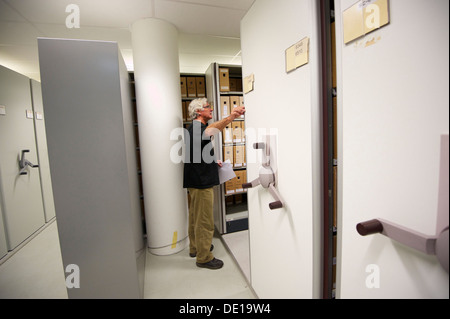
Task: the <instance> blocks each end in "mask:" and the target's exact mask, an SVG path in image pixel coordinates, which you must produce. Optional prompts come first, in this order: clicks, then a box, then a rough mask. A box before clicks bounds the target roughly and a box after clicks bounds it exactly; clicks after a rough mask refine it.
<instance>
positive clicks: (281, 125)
mask: <svg viewBox="0 0 450 319" xmlns="http://www.w3.org/2000/svg"><path fill="white" fill-rule="evenodd" d="M317 11H318V2H317V1H315V0H307V1H297V0H283V1H273V0H256V1H255V3H254V4H253V6H252V8H251V9H250V10H249V11H248V13H247V15H246V16H245V17H244V18H243V20H242V22H241V42H242V43H241V45H242V57H243V76H244V77H245V76H248V75H250V74H252V73H253V74H254V76H255V89H254V91H253V92H250V93H248V94H246V95H245V104H246V108H247V114H246V125H247V129H249V130H258V129H262V130H267V132H270V130H271V129H275V130H277V131H278V154H277V157H278V172H277V174H278V185H277V188H278V190H279V192H280V193H281V195H282V196H283V198H284V199H285V201H286V208H283V209H280V210H275V211H270V210H269V207H268V204H269V203H270V202H272V201H273V198H272V197H271V196H270V194H269V192H268V191H267V189H263V188H261V186H259V187H258V188H255V189H250V190H249V191H248V202H249V233H250V260H251V283H252V286H253V288H254V290H255V292H256V293H257V294H258V296H259V297H260V298H312V297H319V296H320V295H319V294H320V292H319V290H320V289H319V286H320V270H321V267H320V252H321V250H320V249H321V248H320V212H321V209H320V208H321V204H320V203H321V201H320V190H321V178H320V150H319V146H320V140H319V136H320V130H321V121H320V116H319V107H320V100H319V78H318V75H319V62H320V61H319V51H318V44H319V35H318V29H317V25H318V20H317ZM304 37H309V38H310V60H309V61H310V62H309V63H308V64H307V65H305V66H303V67H301V68H300V69H297V70H296V71H293V72H291V73H289V74H287V73H286V69H285V50H286V49H287V48H289V47H290V46H292V45H293V44H295V43H296V42H298V41H300V40H301V39H302V38H304ZM247 138H248V142H247V161H248V170H247V172H248V180H249V181H251V180H253V179H255V178H256V177H257V176H258V171H259V167H260V164H259V163H260V159H259V158H260V156H261V154H260V153H257V152H256V151H255V150H253V149H252V145H253V143H254V142H256V138H255V137H254V136H252V134H248V135H247ZM258 152H261V151H258ZM252 158H258V161H259V162H258V163H255V162H254V161H253V162H252V160H251V159H252Z"/></svg>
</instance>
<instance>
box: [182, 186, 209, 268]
mask: <svg viewBox="0 0 450 319" xmlns="http://www.w3.org/2000/svg"><path fill="white" fill-rule="evenodd" d="M188 190H189V195H190V197H191V203H190V205H189V231H188V234H189V242H190V243H189V252H190V253H191V254H195V253H196V254H197V262H198V263H207V262H209V261H211V260H213V259H214V256H213V254H212V253H211V252H210V249H211V243H212V239H213V235H214V216H213V204H214V189H213V188H207V189H197V188H189V189H188Z"/></svg>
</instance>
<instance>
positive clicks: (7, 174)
mask: <svg viewBox="0 0 450 319" xmlns="http://www.w3.org/2000/svg"><path fill="white" fill-rule="evenodd" d="M0 105H2V110H3V111H2V114H1V115H0V194H1V205H2V206H1V211H2V215H3V222H4V228H5V234H4V235H5V238H6V244H7V247H8V250H13V249H14V248H15V247H17V246H18V245H19V244H20V243H21V242H23V241H24V240H25V239H26V238H27V237H29V236H30V235H31V234H33V233H34V232H35V231H36V230H37V229H38V228H39V227H41V226H42V225H43V224H44V207H43V204H42V194H41V185H40V178H39V168H38V167H35V168H32V167H31V166H29V165H27V166H26V167H25V169H24V170H23V173H25V174H23V175H21V174H20V168H19V162H20V159H21V158H22V157H23V156H25V158H26V159H27V160H28V161H29V162H30V163H32V164H34V165H38V159H37V152H36V142H35V134H34V123H33V109H32V101H31V90H30V80H29V79H28V78H27V77H25V76H23V75H20V74H18V73H16V72H14V71H11V70H9V69H6V68H4V67H2V66H0ZM24 150H26V151H28V152H24V153H22V151H24ZM2 238H3V236H1V237H0V240H3V239H2ZM2 246H3V244H2Z"/></svg>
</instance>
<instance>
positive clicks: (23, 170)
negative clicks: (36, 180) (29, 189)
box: [19, 150, 39, 175]
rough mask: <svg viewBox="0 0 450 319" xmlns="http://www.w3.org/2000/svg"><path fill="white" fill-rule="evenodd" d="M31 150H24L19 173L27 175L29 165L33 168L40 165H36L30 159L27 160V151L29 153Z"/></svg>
mask: <svg viewBox="0 0 450 319" xmlns="http://www.w3.org/2000/svg"><path fill="white" fill-rule="evenodd" d="M29 152H30V150H22V153H21V155H20V160H19V168H20V171H19V175H27V174H28V172H27V166H30V167H32V168H37V167H39V165H34V164H33V163H31V162H30V161H29V160H27V159H26V158H25V153H29Z"/></svg>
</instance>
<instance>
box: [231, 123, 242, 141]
mask: <svg viewBox="0 0 450 319" xmlns="http://www.w3.org/2000/svg"><path fill="white" fill-rule="evenodd" d="M231 125H232V128H233V143H241V142H242V127H241V121H233V122H231Z"/></svg>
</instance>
